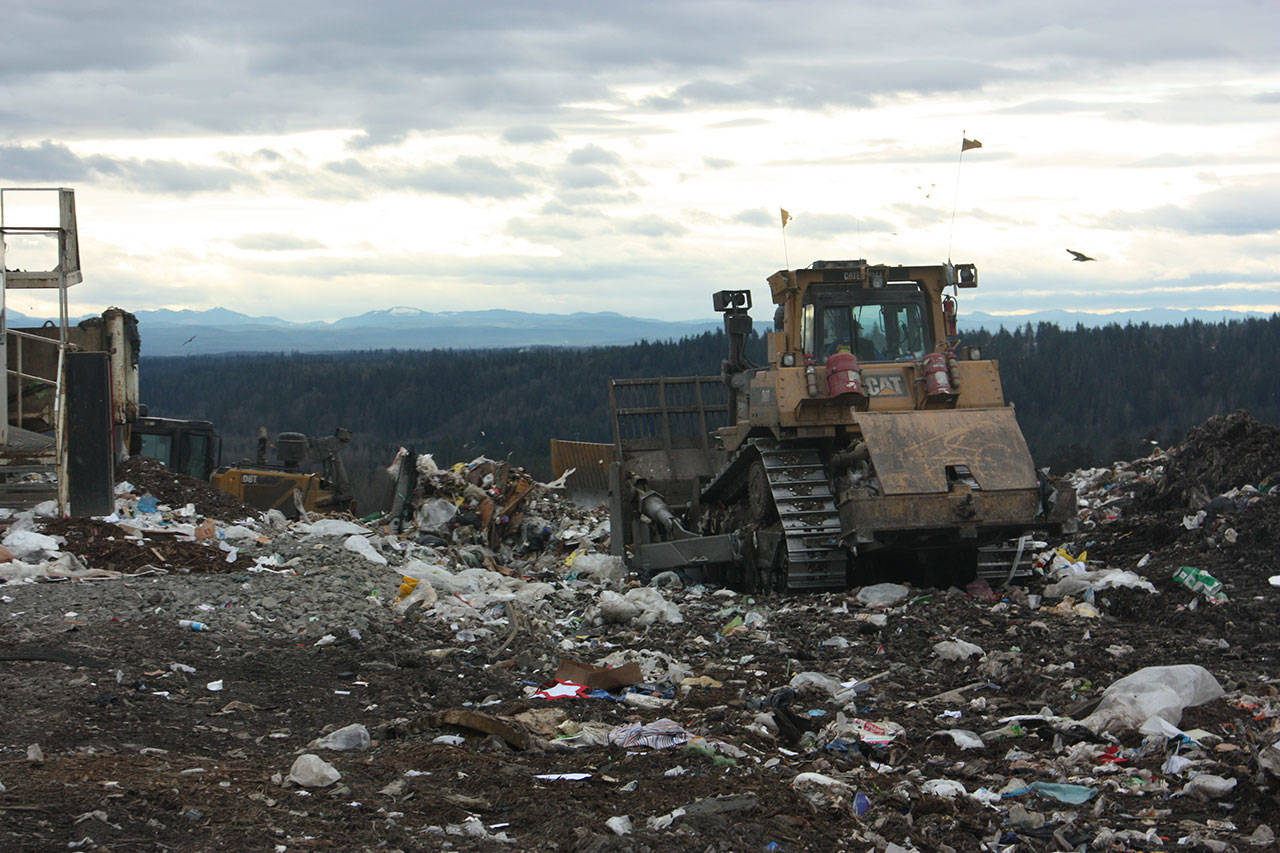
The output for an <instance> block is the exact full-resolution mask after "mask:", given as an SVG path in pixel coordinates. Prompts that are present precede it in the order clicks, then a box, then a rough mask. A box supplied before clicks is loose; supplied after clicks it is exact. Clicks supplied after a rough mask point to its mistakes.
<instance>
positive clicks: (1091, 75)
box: [0, 0, 1280, 150]
mask: <svg viewBox="0 0 1280 853" xmlns="http://www.w3.org/2000/svg"><path fill="white" fill-rule="evenodd" d="M1209 14H1210V13H1208V12H1207V11H1206V10H1205V9H1204V8H1203V7H1201V6H1197V4H1173V5H1168V4H1166V5H1163V6H1159V7H1153V6H1151V5H1149V4H1145V3H1144V4H1131V5H1130V6H1127V7H1124V8H1115V6H1114V4H1106V3H1100V2H1096V0H1095V1H1094V2H1084V3H1081V4H1076V5H1073V6H1067V5H1062V4H1059V5H1058V6H1052V5H1045V4H1032V5H1030V6H1029V5H1027V4H1026V3H1025V2H1020V0H995V2H993V3H989V4H982V5H970V6H967V7H966V6H956V5H954V4H943V3H940V2H932V0H923V2H920V3H917V4H912V6H911V8H909V9H902V8H897V7H882V8H868V7H867V6H866V5H865V4H849V3H846V2H841V0H802V2H800V3H798V4H779V3H777V2H776V0H738V2H728V3H717V4H691V3H675V2H656V3H653V4H639V5H635V4H632V5H626V4H597V5H594V6H584V5H583V4H582V3H581V2H579V0H548V2H545V3H538V4H535V5H532V6H530V5H528V4H525V5H521V4H520V3H518V2H515V0H490V2H485V3H473V4H469V5H467V4H462V5H459V4H441V3H421V2H414V0H371V2H370V3H367V4H345V3H336V2H331V0H330V2H325V0H320V2H317V3H315V4H311V5H309V6H307V8H306V12H305V14H300V13H299V9H298V7H297V6H295V5H292V4H263V3H254V2H250V1H249V0H226V2H222V3H217V4H206V5H204V6H200V5H198V4H190V3H174V4H167V5H164V6H159V7H158V6H155V5H153V4H131V5H125V6H122V5H120V4H115V5H113V6H109V7H108V6H103V5H102V4H100V3H96V2H92V0H65V2H60V3H57V4H53V5H50V6H47V7H41V8H38V9H37V8H28V9H13V10H7V13H6V19H5V33H6V36H7V37H8V38H7V41H6V45H7V49H6V51H5V53H4V54H3V56H2V57H0V103H4V104H5V105H6V110H7V111H8V112H9V114H10V117H11V119H12V120H11V121H8V122H6V125H5V128H6V133H7V134H9V135H10V138H30V137H31V136H32V135H35V134H41V135H55V134H56V135H57V136H58V137H60V138H61V137H71V136H74V137H78V138H104V137H113V138H114V137H128V136H136V135H152V134H158V133H169V134H174V135H191V134H199V135H208V134H209V133H211V132H212V133H293V132H299V131H303V130H309V129H317V128H346V129H353V130H361V131H363V132H364V134H363V135H354V136H352V137H350V139H349V143H350V144H351V145H352V149H351V150H368V149H370V148H371V147H378V146H382V145H387V144H392V143H395V142H398V141H400V140H403V139H405V138H407V137H408V135H411V134H412V133H413V132H414V131H415V130H436V129H441V128H446V127H457V126H463V125H466V124H467V123H468V122H470V121H472V120H474V119H477V118H479V117H484V118H485V119H486V120H487V121H488V122H489V126H490V127H494V126H504V125H505V126H506V127H507V130H506V131H504V132H503V136H504V138H505V139H506V141H508V142H512V143H517V142H533V143H536V142H547V141H551V140H552V139H554V138H555V136H550V135H548V128H550V127H552V126H554V127H556V128H557V129H559V134H557V135H560V134H563V135H566V136H567V135H569V134H568V132H567V130H568V129H569V128H570V126H571V125H572V124H573V123H575V122H576V123H580V124H582V125H583V126H585V125H589V124H590V123H592V122H595V121H597V120H599V119H601V118H602V117H604V116H606V115H607V114H608V113H609V112H610V111H611V110H613V109H616V108H619V107H636V106H644V107H645V108H649V109H659V108H660V109H666V110H672V109H682V108H687V107H690V106H726V107H786V108H798V109H809V110H824V109H827V108H830V107H853V108H865V107H869V106H872V105H873V104H875V103H878V102H881V101H883V100H885V99H903V98H914V97H916V96H919V95H930V94H939V93H957V92H979V91H983V90H984V89H987V88H988V87H993V86H1009V85H1011V84H1023V83H1025V84H1036V83H1039V82H1041V81H1046V80H1062V79H1064V78H1072V79H1075V80H1079V81H1091V80H1097V79H1107V78H1112V79H1113V78H1114V77H1115V76H1116V74H1118V73H1123V72H1124V71H1125V70H1126V69H1144V70H1146V69H1151V68H1154V67H1157V66H1159V67H1174V68H1190V67H1192V66H1194V65H1203V64H1204V63H1207V62H1220V63H1232V64H1234V65H1235V66H1238V67H1241V68H1246V69H1271V68H1274V66H1275V62H1276V60H1277V58H1278V57H1280V46H1278V45H1280V40H1277V39H1275V38H1274V34H1275V33H1276V31H1277V29H1280V26H1278V25H1280V12H1278V11H1277V8H1276V6H1275V4H1269V3H1256V2H1249V0H1224V2H1222V3H1220V4H1218V5H1217V6H1215V9H1214V11H1213V13H1212V15H1211V23H1212V25H1211V26H1210V25H1208V24H1209V22H1208V21H1207V20H1206V19H1207V17H1208V16H1209ZM817 22H820V25H815V24H816V23H817ZM850 34H856V39H857V45H858V49H857V50H856V51H850V50H849V44H850V42H849V39H850V37H851V36H850ZM919 45H930V46H931V49H930V50H929V51H927V52H925V53H923V54H922V53H920V52H919V51H912V50H911V49H910V46H919ZM633 91H635V92H638V93H639V94H637V95H636V96H635V100H634V101H633V100H631V94H630V93H631V92H633ZM1043 97H1045V98H1046V100H1052V99H1053V97H1054V96H1051V95H1046V96H1043ZM1266 97H1267V95H1266V93H1263V94H1260V95H1252V96H1251V98H1252V99H1253V100H1254V101H1257V100H1258V99H1259V98H1262V99H1264V100H1263V101H1262V103H1264V104H1265V103H1268V102H1267V101H1265V98H1266ZM571 106H572V107H573V109H572V110H568V109H567V108H569V107H571ZM735 121H736V122H737V123H736V124H729V123H721V124H719V125H718V126H722V127H729V126H737V127H741V126H743V122H757V123H758V122H761V121H763V120H762V119H759V118H742V119H738V120H735Z"/></svg>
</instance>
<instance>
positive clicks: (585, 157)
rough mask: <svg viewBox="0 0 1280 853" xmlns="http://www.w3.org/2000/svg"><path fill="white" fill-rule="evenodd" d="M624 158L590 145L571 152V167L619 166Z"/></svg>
mask: <svg viewBox="0 0 1280 853" xmlns="http://www.w3.org/2000/svg"><path fill="white" fill-rule="evenodd" d="M621 164H622V158H621V157H619V156H618V154H617V153H616V152H613V151H609V150H607V149H605V148H601V147H600V146H599V145H588V146H586V147H585V148H579V149H577V150H575V151H570V152H569V165H570V166H618V165H621Z"/></svg>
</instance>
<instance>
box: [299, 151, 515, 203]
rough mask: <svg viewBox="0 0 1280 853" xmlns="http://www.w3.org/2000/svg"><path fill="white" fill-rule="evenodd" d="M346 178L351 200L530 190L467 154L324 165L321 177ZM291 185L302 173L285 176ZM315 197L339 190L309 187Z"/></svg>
mask: <svg viewBox="0 0 1280 853" xmlns="http://www.w3.org/2000/svg"><path fill="white" fill-rule="evenodd" d="M326 173H327V175H328V176H329V177H337V178H344V179H349V183H348V184H347V187H348V189H349V192H350V194H351V195H352V197H364V196H367V195H369V194H371V193H373V192H405V191H408V190H416V191H418V192H420V193H425V194H429V195H442V196H452V197H456V198H491V199H512V198H521V197H523V196H526V195H528V194H529V193H530V192H531V191H532V187H531V185H530V184H529V183H528V182H527V181H525V180H523V179H521V178H520V177H518V176H517V175H516V174H515V170H514V169H513V168H511V167H508V166H504V165H502V164H501V163H498V162H497V161H495V160H493V159H492V158H488V157H478V156H474V155H468V156H463V157H458V158H456V159H454V160H453V161H452V162H451V163H423V164H408V163H403V162H395V161H392V162H385V161H376V160H371V161H366V160H357V159H355V158H347V159H345V160H334V161H330V162H328V163H326V164H324V167H323V169H322V170H321V174H322V175H323V174H326ZM287 177H288V180H289V181H290V182H292V183H297V184H300V185H306V184H307V182H308V181H309V180H310V176H309V175H308V173H307V172H306V171H303V172H301V173H298V172H291V173H287ZM311 185H312V187H313V188H314V190H315V191H317V192H318V193H319V194H322V195H323V194H325V192H326V191H329V192H334V193H335V194H338V195H341V187H340V186H333V185H332V184H328V185H326V184H324V183H323V182H320V183H319V184H318V185H317V184H315V183H312V184H311Z"/></svg>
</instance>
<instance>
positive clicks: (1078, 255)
mask: <svg viewBox="0 0 1280 853" xmlns="http://www.w3.org/2000/svg"><path fill="white" fill-rule="evenodd" d="M1067 251H1068V252H1070V253H1071V260H1073V261H1096V260H1097V258H1091V257H1089V256H1088V255H1086V254H1085V253H1084V252H1077V251H1076V250H1075V249H1067Z"/></svg>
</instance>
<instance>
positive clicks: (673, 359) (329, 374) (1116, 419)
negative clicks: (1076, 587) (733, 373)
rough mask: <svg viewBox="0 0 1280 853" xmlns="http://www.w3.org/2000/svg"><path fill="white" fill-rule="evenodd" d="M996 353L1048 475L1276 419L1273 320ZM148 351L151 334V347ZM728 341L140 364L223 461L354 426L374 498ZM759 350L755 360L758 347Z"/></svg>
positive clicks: (1079, 338)
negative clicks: (1223, 419) (262, 437)
mask: <svg viewBox="0 0 1280 853" xmlns="http://www.w3.org/2000/svg"><path fill="white" fill-rule="evenodd" d="M964 342H965V343H966V344H969V345H981V346H982V347H983V348H984V350H985V355H986V357H990V358H996V359H998V360H999V361H1000V374H1001V377H1002V379H1003V382H1004V389H1005V396H1006V398H1007V399H1008V400H1009V401H1011V402H1013V403H1014V404H1015V405H1016V406H1017V410H1018V420H1019V423H1020V424H1021V425H1022V428H1023V431H1024V433H1025V434H1026V436H1027V441H1028V443H1029V444H1030V446H1031V451H1032V454H1033V455H1034V456H1035V458H1036V461H1037V463H1038V464H1040V465H1050V466H1052V467H1053V469H1054V470H1055V471H1059V472H1060V471H1062V470H1064V469H1067V468H1074V467H1078V466H1082V465H1091V464H1097V463H1102V462H1110V461H1113V460H1115V459H1118V458H1127V457H1131V456H1134V455H1136V454H1140V453H1144V452H1145V450H1144V447H1147V446H1149V445H1144V442H1145V441H1148V440H1154V441H1158V442H1160V443H1162V444H1168V443H1169V442H1172V441H1173V440H1175V439H1176V438H1177V437H1179V436H1180V435H1181V433H1182V432H1183V431H1184V430H1185V429H1186V428H1187V427H1189V426H1192V425H1193V424H1196V423H1199V422H1200V421H1202V420H1204V419H1205V418H1207V417H1209V416H1210V415H1213V414H1215V413H1218V412H1224V411H1229V410H1232V409H1236V408H1247V409H1249V410H1250V411H1252V412H1253V413H1254V415H1255V416H1256V417H1258V418H1259V419H1261V420H1264V421H1269V422H1272V423H1278V422H1280V378H1278V377H1280V315H1273V316H1272V317H1270V318H1268V319H1259V320H1245V321H1241V322H1231V323H1221V324H1211V323H1202V322H1189V323H1184V324H1182V325H1178V326H1148V325H1141V326H1133V325H1131V326H1123V327H1122V326H1114V325H1113V326H1107V327H1104V328H1095V329H1086V328H1083V327H1077V328H1076V329H1073V330H1063V329H1059V328H1058V327H1056V326H1052V325H1048V324H1041V325H1040V326H1038V327H1036V328H1031V327H1026V328H1023V329H1019V330H1017V331H1015V332H1006V331H1002V332H1000V333H999V334H995V335H992V334H988V333H985V332H982V333H977V334H973V335H970V336H967V337H966V338H965V341H964ZM144 349H145V341H144ZM724 353H725V343H724V338H723V335H721V334H719V333H708V334H704V335H700V336H698V337H693V338H686V339H684V340H681V341H678V342H674V343H642V344H637V345H634V346H626V347H602V348H591V349H574V350H569V349H529V350H484V351H449V350H433V351H386V350H382V351H372V352H362V353H340V354H332V355H301V354H294V355H232V356H214V357H209V356H205V357H198V358H197V357H186V358H144V359H143V362H142V366H141V375H142V379H141V384H142V397H143V401H144V402H146V403H147V404H148V405H149V406H150V407H151V412H152V414H156V415H165V416H170V417H200V418H208V419H210V420H212V421H213V422H214V424H215V425H216V426H217V428H218V430H219V432H221V433H222V435H223V437H224V447H225V450H224V455H223V458H224V461H233V460H235V459H237V458H240V457H242V456H248V455H250V454H251V452H252V447H253V438H254V436H255V435H256V434H257V430H258V427H259V426H266V427H267V429H268V430H269V431H270V432H271V433H273V434H274V433H277V432H281V431H285V430H291V431H298V432H307V433H310V434H315V435H324V434H328V433H331V432H332V431H333V430H334V429H335V428H336V427H347V428H349V429H351V430H352V431H354V433H355V435H356V437H355V439H354V440H353V442H352V444H351V448H350V452H349V453H348V454H347V462H348V468H349V469H350V470H351V472H352V475H353V480H355V481H356V482H357V489H358V497H359V498H360V499H361V504H362V505H363V506H365V507H370V504H371V501H372V500H374V499H375V492H376V489H375V487H374V485H371V484H372V483H374V478H373V472H374V471H375V469H377V468H379V467H383V466H385V465H387V464H388V463H389V462H390V461H391V458H392V456H393V455H394V453H395V449H396V448H397V447H398V446H400V445H402V444H404V445H413V446H414V447H415V448H416V449H417V450H418V451H419V452H431V453H434V454H435V455H436V457H437V459H438V460H440V461H441V462H454V461H458V460H469V459H472V458H474V457H476V456H479V455H480V454H482V453H483V454H485V455H487V456H490V457H494V458H505V457H507V456H508V455H509V456H510V458H512V459H513V460H514V461H516V462H517V463H518V464H522V465H524V466H526V467H528V468H530V469H532V470H533V471H534V472H535V473H537V474H538V475H539V476H545V475H547V474H549V473H550V472H549V470H548V465H549V459H548V455H549V454H548V445H549V441H550V439H551V438H553V437H556V438H567V439H577V440H582V441H610V440H612V435H611V432H610V427H609V418H608V390H607V382H608V379H609V378H610V377H619V378H622V377H641V376H659V375H690V374H717V373H719V370H720V360H721V359H722V358H723V357H724ZM752 356H753V357H754V358H755V359H756V360H757V361H761V360H763V342H762V341H761V340H759V339H757V340H755V341H754V342H753V345H752Z"/></svg>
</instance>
